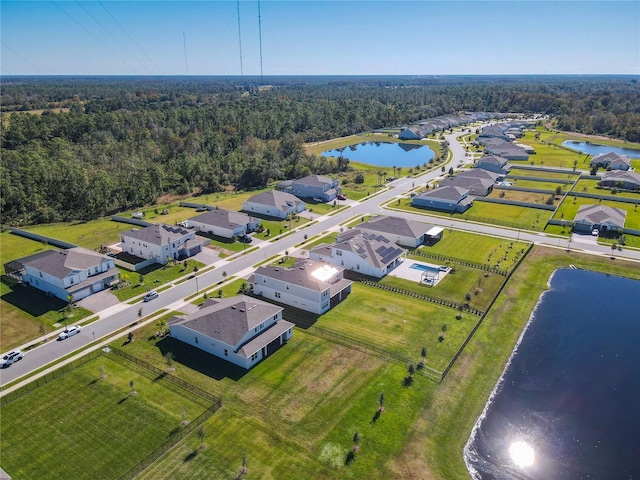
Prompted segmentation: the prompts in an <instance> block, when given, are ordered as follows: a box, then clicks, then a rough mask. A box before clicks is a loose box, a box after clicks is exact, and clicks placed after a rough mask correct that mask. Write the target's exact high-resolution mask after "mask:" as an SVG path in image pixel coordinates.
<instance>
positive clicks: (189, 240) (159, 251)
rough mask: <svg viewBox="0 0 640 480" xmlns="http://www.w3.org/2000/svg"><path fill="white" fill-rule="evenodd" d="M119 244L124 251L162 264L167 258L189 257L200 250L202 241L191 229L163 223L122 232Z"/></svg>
mask: <svg viewBox="0 0 640 480" xmlns="http://www.w3.org/2000/svg"><path fill="white" fill-rule="evenodd" d="M120 246H121V248H122V251H123V252H124V253H128V254H130V255H133V256H134V257H139V258H144V259H147V260H153V262H154V263H160V264H162V265H164V264H166V263H167V261H168V259H178V258H180V257H191V256H193V255H195V254H196V253H199V252H200V251H201V250H202V242H200V241H199V240H197V239H196V234H195V232H194V231H193V230H191V231H190V230H187V229H185V228H182V227H172V226H170V225H165V224H159V225H150V226H148V227H144V228H142V229H136V228H134V229H132V230H127V231H126V232H122V233H121V234H120Z"/></svg>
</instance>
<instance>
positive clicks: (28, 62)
mask: <svg viewBox="0 0 640 480" xmlns="http://www.w3.org/2000/svg"><path fill="white" fill-rule="evenodd" d="M2 45H3V46H4V47H5V48H6V49H7V50H9V51H10V52H12V53H13V54H14V55H15V56H16V57H18V58H19V59H20V60H22V61H23V62H24V63H26V64H27V65H29V66H30V67H31V68H33V70H34V71H35V72H37V73H39V74H40V75H44V74H43V73H42V72H41V71H40V69H39V68H38V67H36V66H35V65H34V64H33V63H31V62H30V61H29V60H27V59H26V58H24V57H23V56H22V55H20V54H19V53H18V52H16V51H15V50H14V49H13V48H11V47H10V46H9V45H7V43H6V42H5V41H4V40H2ZM3 70H6V67H3Z"/></svg>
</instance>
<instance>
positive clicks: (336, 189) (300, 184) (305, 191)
mask: <svg viewBox="0 0 640 480" xmlns="http://www.w3.org/2000/svg"><path fill="white" fill-rule="evenodd" d="M287 192H288V193H291V194H292V195H295V196H296V197H299V198H312V199H314V200H315V201H319V202H330V201H331V200H334V199H335V198H336V197H337V196H338V194H339V193H340V192H341V189H340V186H339V183H338V180H337V179H334V178H330V177H326V176H324V175H308V176H306V177H303V178H299V179H298V180H293V181H292V182H291V188H290V190H288V191H287Z"/></svg>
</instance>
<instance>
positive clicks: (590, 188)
mask: <svg viewBox="0 0 640 480" xmlns="http://www.w3.org/2000/svg"><path fill="white" fill-rule="evenodd" d="M572 191H574V192H579V193H593V194H596V195H607V196H610V197H612V199H613V200H615V198H616V197H624V198H633V199H636V200H637V202H638V204H640V192H618V193H615V194H614V193H611V189H610V188H600V187H598V180H591V179H587V178H583V179H580V180H578V182H577V183H576V184H575V186H574V187H573V190H572ZM596 201H597V200H596Z"/></svg>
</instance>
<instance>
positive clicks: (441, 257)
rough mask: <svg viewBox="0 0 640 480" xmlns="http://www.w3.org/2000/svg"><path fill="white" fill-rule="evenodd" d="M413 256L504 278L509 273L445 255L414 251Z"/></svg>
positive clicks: (483, 264)
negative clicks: (482, 271) (474, 269)
mask: <svg viewBox="0 0 640 480" xmlns="http://www.w3.org/2000/svg"><path fill="white" fill-rule="evenodd" d="M411 255H418V256H420V257H425V258H432V259H434V260H439V261H441V262H445V263H453V264H456V265H462V266H463V267H471V268H477V269H479V270H485V271H487V272H491V273H495V274H497V275H502V276H503V277H506V276H507V274H508V273H509V272H508V271H507V270H500V269H498V268H496V267H492V266H491V265H487V264H485V263H477V262H470V261H468V260H460V259H458V258H453V257H447V256H445V255H437V254H434V253H427V252H423V251H421V250H414V251H412V252H411Z"/></svg>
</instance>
